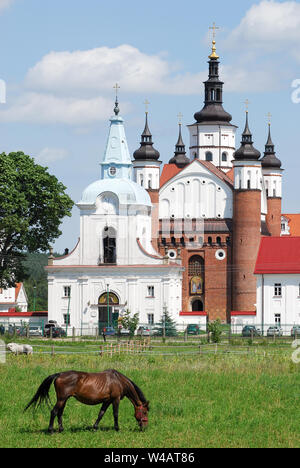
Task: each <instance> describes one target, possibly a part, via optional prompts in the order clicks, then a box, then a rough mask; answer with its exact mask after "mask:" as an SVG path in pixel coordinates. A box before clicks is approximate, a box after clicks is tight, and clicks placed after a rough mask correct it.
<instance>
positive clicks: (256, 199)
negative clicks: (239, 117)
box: [232, 110, 262, 312]
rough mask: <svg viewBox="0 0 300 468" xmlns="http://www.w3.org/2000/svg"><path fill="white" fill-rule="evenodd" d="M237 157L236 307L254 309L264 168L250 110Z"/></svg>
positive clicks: (234, 267) (234, 229)
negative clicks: (251, 123)
mask: <svg viewBox="0 0 300 468" xmlns="http://www.w3.org/2000/svg"><path fill="white" fill-rule="evenodd" d="M234 158H235V159H234V161H233V167H234V197H233V273H232V281H233V297H232V307H233V308H232V310H233V311H234V312H254V311H255V310H256V306H255V304H256V278H255V276H254V274H253V272H254V268H255V261H256V257H257V253H258V249H259V244H260V239H261V193H262V169H261V161H260V160H259V159H260V152H259V151H258V150H257V149H255V148H254V146H253V141H252V133H251V131H250V129H249V123H248V110H247V111H246V126H245V130H244V132H243V135H242V142H241V147H240V148H239V149H238V150H237V151H236V152H235V154H234Z"/></svg>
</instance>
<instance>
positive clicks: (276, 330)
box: [267, 327, 283, 336]
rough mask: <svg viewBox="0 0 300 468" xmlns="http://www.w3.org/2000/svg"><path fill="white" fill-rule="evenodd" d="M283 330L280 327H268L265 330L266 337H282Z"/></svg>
mask: <svg viewBox="0 0 300 468" xmlns="http://www.w3.org/2000/svg"><path fill="white" fill-rule="evenodd" d="M282 335H283V330H282V328H281V327H269V328H268V330H267V336H282Z"/></svg>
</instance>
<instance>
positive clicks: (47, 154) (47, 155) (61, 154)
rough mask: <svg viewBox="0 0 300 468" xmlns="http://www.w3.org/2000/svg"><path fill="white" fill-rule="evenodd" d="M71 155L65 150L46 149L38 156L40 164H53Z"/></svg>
mask: <svg viewBox="0 0 300 468" xmlns="http://www.w3.org/2000/svg"><path fill="white" fill-rule="evenodd" d="M68 155H69V153H68V151H67V150H65V149H63V148H48V147H46V148H44V149H42V150H41V151H40V152H39V153H38V155H37V156H36V160H37V162H38V163H39V164H51V163H53V162H56V161H62V160H63V159H66V158H67V157H68Z"/></svg>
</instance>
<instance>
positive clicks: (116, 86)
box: [114, 83, 120, 97]
mask: <svg viewBox="0 0 300 468" xmlns="http://www.w3.org/2000/svg"><path fill="white" fill-rule="evenodd" d="M114 89H115V90H116V97H118V90H119V89H120V86H119V85H118V83H116V84H115V86H114Z"/></svg>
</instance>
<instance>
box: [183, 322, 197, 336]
mask: <svg viewBox="0 0 300 468" xmlns="http://www.w3.org/2000/svg"><path fill="white" fill-rule="evenodd" d="M186 331H187V334H188V335H200V327H199V325H195V324H192V323H190V324H189V325H188V326H187V328H186Z"/></svg>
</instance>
